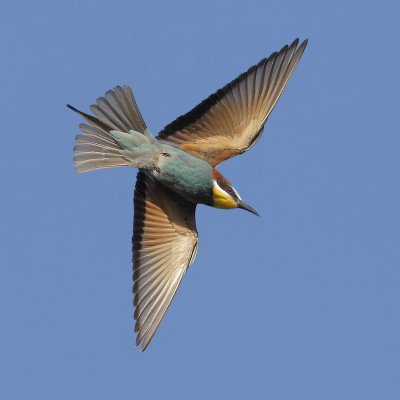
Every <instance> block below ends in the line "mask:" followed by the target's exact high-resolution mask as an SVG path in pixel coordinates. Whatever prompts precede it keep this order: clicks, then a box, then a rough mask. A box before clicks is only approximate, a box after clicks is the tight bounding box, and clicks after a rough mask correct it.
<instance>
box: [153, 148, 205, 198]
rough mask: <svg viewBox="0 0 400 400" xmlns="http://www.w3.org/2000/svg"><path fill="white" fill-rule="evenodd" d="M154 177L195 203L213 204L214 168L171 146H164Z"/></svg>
mask: <svg viewBox="0 0 400 400" xmlns="http://www.w3.org/2000/svg"><path fill="white" fill-rule="evenodd" d="M162 146H163V148H164V149H163V150H165V154H161V155H160V157H159V161H158V165H157V166H158V169H157V170H156V171H154V173H153V176H154V177H155V178H156V179H157V180H158V181H159V182H160V183H162V184H163V185H164V186H166V187H168V188H169V189H170V190H172V191H174V192H175V193H178V194H179V195H181V196H182V197H184V198H185V199H186V200H189V201H191V202H193V203H204V204H211V202H212V168H211V166H210V164H208V163H207V162H205V161H203V160H201V159H199V158H197V157H194V156H192V155H191V154H189V153H186V152H184V151H182V150H179V149H176V148H174V147H172V146H169V145H162Z"/></svg>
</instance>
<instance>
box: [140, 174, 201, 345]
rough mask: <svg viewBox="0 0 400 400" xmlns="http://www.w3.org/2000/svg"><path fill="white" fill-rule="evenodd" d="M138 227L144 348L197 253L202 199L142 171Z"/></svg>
mask: <svg viewBox="0 0 400 400" xmlns="http://www.w3.org/2000/svg"><path fill="white" fill-rule="evenodd" d="M134 205H135V219H134V231H133V239H132V240H133V256H134V275H133V279H134V286H133V292H134V294H135V300H134V304H135V307H136V310H135V320H136V325H135V331H136V332H138V335H137V338H136V344H137V345H138V344H139V343H140V342H142V351H143V350H145V349H146V347H147V345H148V344H149V342H150V340H151V339H152V337H153V335H154V333H155V331H156V330H157V327H158V325H159V324H160V322H161V319H162V317H163V316H164V314H165V312H166V311H167V309H168V306H169V305H170V303H171V301H172V299H173V297H174V295H175V292H176V290H177V289H178V286H179V283H180V282H181V279H182V278H183V275H184V274H185V272H186V270H187V268H188V267H189V265H190V264H191V263H192V262H193V261H194V259H195V257H196V253H197V231H196V223H195V208H196V205H195V204H193V203H189V202H187V201H186V200H184V199H182V198H181V197H179V196H177V195H176V194H174V193H172V192H170V191H169V190H168V189H166V188H164V187H162V186H161V185H160V184H158V183H156V182H154V180H153V179H152V178H151V177H150V176H148V175H146V174H145V173H144V172H142V171H140V172H139V173H138V176H137V182H136V188H135V200H134Z"/></svg>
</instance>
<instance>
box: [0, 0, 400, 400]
mask: <svg viewBox="0 0 400 400" xmlns="http://www.w3.org/2000/svg"><path fill="white" fill-rule="evenodd" d="M399 14H400V8H399V6H398V5H396V2H395V1H381V2H377V1H316V0H315V1H307V0H304V1H297V0H292V1H274V2H266V1H251V0H250V1H240V2H235V1H233V2H232V1H219V2H218V1H215V2H214V1H213V2H208V1H205V2H200V1H198V2H184V1H181V2H178V1H174V0H171V1H165V2H161V1H160V2H151V1H148V2H135V1H128V0H126V1H114V2H105V1H94V0H93V1H77V0H71V1H63V2H61V1H50V0H49V1H40V0H38V1H14V2H11V1H10V2H7V4H3V6H2V11H1V15H0V35H1V36H0V37H1V42H2V44H1V64H0V71H1V74H0V81H1V85H0V87H1V96H0V106H1V110H2V111H1V125H2V129H1V146H0V163H1V166H0V168H1V175H0V180H1V196H0V205H1V207H0V213H1V224H0V235H1V236H0V239H1V268H0V274H1V276H0V296H1V298H0V315H1V328H0V399H1V400H3V399H4V400H14V399H24V400H26V399H43V400H44V399H76V400H79V399H85V400H86V399H99V400H102V399H119V400H122V399H174V400H175V399H177V400H180V399H216V398H227V399H243V398H254V399H261V398H263V399H267V398H268V399H274V400H286V399H304V400H313V399H318V400H320V399H323V400H336V399H338V400H354V399H363V400H369V399H384V400H392V399H393V400H398V399H399V398H400V317H399V306H400V291H399V286H400V249H399V247H400V246H399V238H400V235H399V234H400V228H399V226H400V213H399V208H400V186H399V184H400V168H399V167H400V165H399V149H400V129H399V89H400V87H399V86H400V85H399V70H400V55H399V54H400V53H399V48H398V47H399V34H400V28H399V19H398V16H399ZM295 37H300V38H301V39H304V38H309V40H310V43H309V47H308V48H307V50H306V52H305V54H304V57H303V59H302V61H301V62H300V65H299V67H298V68H297V70H296V71H295V73H294V75H293V78H292V80H291V81H290V82H289V85H288V87H287V89H286V91H285V93H284V95H283V97H282V99H281V101H280V102H279V104H278V106H277V107H276V109H275V110H274V111H273V113H272V116H271V118H270V120H269V121H268V124H267V126H266V129H265V133H264V137H263V139H262V140H261V141H260V142H259V143H258V145H257V146H256V147H255V148H254V149H253V150H252V151H250V152H248V153H246V154H245V155H243V156H241V157H238V158H236V159H232V160H230V161H228V162H227V163H226V164H224V165H223V166H222V168H221V171H222V172H223V173H224V175H225V176H226V177H227V178H228V179H230V180H231V181H232V182H233V184H234V185H235V187H236V188H237V189H238V191H239V192H240V193H241V195H242V197H243V198H244V199H245V200H246V201H247V202H248V203H249V204H250V205H252V206H253V207H254V208H255V209H256V210H257V211H259V212H260V214H261V215H262V218H260V219H259V218H256V217H255V216H253V215H251V214H249V213H246V212H244V211H241V210H234V211H221V210H214V209H211V208H208V207H204V206H201V207H199V209H198V229H199V234H200V250H199V255H198V258H197V260H196V263H195V264H194V265H193V266H192V268H191V269H190V270H189V272H188V274H187V276H186V277H185V279H184V281H183V284H182V286H181V288H180V291H179V293H178V295H177V297H176V299H175V301H174V303H173V306H172V308H171V309H170V310H169V312H168V313H167V315H166V318H165V319H164V321H163V323H162V324H161V326H160V329H159V331H158V333H157V335H156V336H155V338H154V340H153V342H152V343H151V345H150V347H149V348H148V350H147V351H146V352H145V353H140V352H139V351H138V349H137V348H135V347H134V333H133V321H132V316H133V308H132V295H131V286H132V283H131V261H130V260H131V230H132V214H133V209H132V194H133V186H134V180H135V173H136V171H134V170H131V169H113V170H102V171H95V172H92V173H88V174H83V175H78V174H76V173H74V171H73V164H72V146H73V142H74V135H75V134H76V133H77V132H78V128H77V124H78V122H80V120H79V118H78V117H77V116H76V115H74V114H73V113H72V112H71V111H69V110H68V109H67V108H66V107H65V104H66V103H71V104H73V105H75V106H76V107H79V108H82V109H84V110H88V105H89V104H91V103H92V102H93V101H94V100H95V99H96V98H97V97H98V96H100V95H102V94H103V93H104V92H105V91H106V90H108V89H109V88H111V87H113V86H114V85H117V84H123V83H126V84H129V85H131V86H132V87H133V88H134V90H135V93H136V96H137V100H138V103H139V105H140V108H141V110H142V113H143V116H144V117H145V119H146V121H147V123H148V126H149V127H150V129H151V130H152V132H153V133H157V131H158V130H160V129H161V128H162V127H163V126H164V125H165V124H167V123H169V122H170V121H172V120H173V119H174V118H175V117H177V116H178V115H180V114H182V113H184V112H186V111H188V110H189V109H190V108H191V107H193V106H194V105H196V104H197V103H198V102H200V101H201V100H203V99H204V98H205V97H207V96H208V95H209V94H210V93H212V92H213V91H214V90H216V89H218V88H219V87H221V86H222V85H224V84H225V83H227V82H228V81H230V80H231V79H232V78H234V77H236V76H237V75H238V74H239V73H241V72H243V71H244V70H246V69H247V68H248V67H250V66H251V65H253V64H254V63H256V62H258V61H259V60H260V59H261V58H263V57H265V56H268V55H269V54H270V53H271V52H273V51H275V50H277V49H279V48H280V47H281V46H283V45H284V44H286V43H290V42H291V41H292V40H293V39H294V38H295Z"/></svg>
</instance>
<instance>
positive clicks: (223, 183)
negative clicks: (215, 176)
mask: <svg viewBox="0 0 400 400" xmlns="http://www.w3.org/2000/svg"><path fill="white" fill-rule="evenodd" d="M217 183H218V186H219V187H220V188H221V189H223V190H225V192H227V193H229V194H230V195H231V196H232V197H234V198H237V196H236V193H235V191H234V190H233V189H232V187H231V186H229V185H227V184H226V183H225V182H221V181H217Z"/></svg>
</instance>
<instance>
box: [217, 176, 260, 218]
mask: <svg viewBox="0 0 400 400" xmlns="http://www.w3.org/2000/svg"><path fill="white" fill-rule="evenodd" d="M212 175H213V186H212V205H213V207H216V208H243V210H247V211H250V212H251V213H253V214H255V215H258V216H259V214H258V213H257V211H256V210H254V209H253V208H252V207H250V206H249V205H248V204H246V203H245V202H244V201H242V199H241V197H240V196H239V193H238V192H237V191H236V189H235V188H234V187H233V186H232V185H231V183H230V182H229V181H228V180H227V179H226V178H225V177H224V176H222V174H220V173H219V172H218V171H217V170H216V169H214V168H213V171H212Z"/></svg>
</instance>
